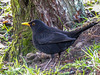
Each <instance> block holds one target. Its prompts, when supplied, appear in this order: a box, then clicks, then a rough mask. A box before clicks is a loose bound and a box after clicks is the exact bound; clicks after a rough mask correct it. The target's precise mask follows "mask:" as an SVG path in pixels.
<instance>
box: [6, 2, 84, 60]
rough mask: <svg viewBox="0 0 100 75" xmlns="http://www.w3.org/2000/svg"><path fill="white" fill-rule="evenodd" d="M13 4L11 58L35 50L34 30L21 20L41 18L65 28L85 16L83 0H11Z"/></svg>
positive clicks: (52, 24) (48, 23)
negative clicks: (33, 43) (24, 24)
mask: <svg viewBox="0 0 100 75" xmlns="http://www.w3.org/2000/svg"><path fill="white" fill-rule="evenodd" d="M11 5H12V6H11V7H12V13H13V31H14V35H13V41H12V44H11V45H10V48H9V50H8V51H7V53H8V54H7V55H9V56H7V57H9V58H10V59H9V60H12V59H13V58H15V57H16V56H19V55H20V54H22V55H26V54H27V53H28V52H32V51H35V48H34V46H33V45H32V42H31V39H32V38H31V37H32V31H31V29H30V28H29V27H26V26H22V25H21V22H23V21H31V20H34V19H41V20H42V21H44V22H45V23H46V24H47V25H49V26H52V27H57V28H59V29H62V30H63V28H64V27H66V26H67V25H68V24H69V22H72V21H74V20H77V21H78V22H80V21H81V18H80V17H82V16H85V13H84V7H83V4H82V1H81V0H11Z"/></svg>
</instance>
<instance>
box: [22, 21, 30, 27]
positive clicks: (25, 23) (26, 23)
mask: <svg viewBox="0 0 100 75" xmlns="http://www.w3.org/2000/svg"><path fill="white" fill-rule="evenodd" d="M22 25H27V26H30V24H29V22H23V23H22Z"/></svg>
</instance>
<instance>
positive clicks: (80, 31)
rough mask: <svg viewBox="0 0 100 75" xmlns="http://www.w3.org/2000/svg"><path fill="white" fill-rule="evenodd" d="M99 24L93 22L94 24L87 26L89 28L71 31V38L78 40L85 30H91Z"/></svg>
mask: <svg viewBox="0 0 100 75" xmlns="http://www.w3.org/2000/svg"><path fill="white" fill-rule="evenodd" d="M98 23H99V22H96V23H95V22H92V23H90V24H89V25H87V26H84V27H82V28H79V29H76V30H74V31H71V32H70V34H71V35H70V36H71V37H73V38H78V36H79V35H80V34H81V33H82V32H83V31H85V30H87V29H89V28H91V27H93V26H94V25H96V24H98Z"/></svg>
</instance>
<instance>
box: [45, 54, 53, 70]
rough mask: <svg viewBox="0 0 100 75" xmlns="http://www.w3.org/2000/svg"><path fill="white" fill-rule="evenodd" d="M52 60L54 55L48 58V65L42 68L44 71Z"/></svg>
mask: <svg viewBox="0 0 100 75" xmlns="http://www.w3.org/2000/svg"><path fill="white" fill-rule="evenodd" d="M53 58H54V55H53V54H51V58H50V60H49V61H48V63H47V64H46V66H45V67H44V70H45V69H46V68H47V66H48V65H49V64H50V62H51V61H52V60H53Z"/></svg>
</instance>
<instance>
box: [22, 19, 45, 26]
mask: <svg viewBox="0 0 100 75" xmlns="http://www.w3.org/2000/svg"><path fill="white" fill-rule="evenodd" d="M22 25H27V26H30V27H33V26H40V25H44V23H43V22H42V21H41V20H33V21H31V22H23V23H22Z"/></svg>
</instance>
